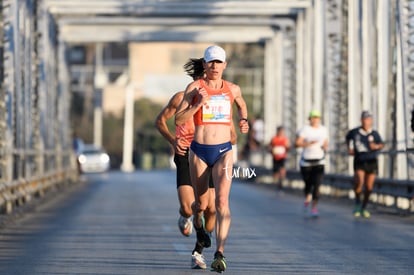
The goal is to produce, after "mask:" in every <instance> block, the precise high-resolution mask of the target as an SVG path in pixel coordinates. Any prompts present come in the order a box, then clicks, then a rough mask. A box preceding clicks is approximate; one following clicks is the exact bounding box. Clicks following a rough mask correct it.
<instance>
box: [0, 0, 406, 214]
mask: <svg viewBox="0 0 414 275" xmlns="http://www.w3.org/2000/svg"><path fill="white" fill-rule="evenodd" d="M1 23H2V25H1V28H0V30H1V37H2V39H1V42H0V43H1V50H2V54H1V63H0V64H1V66H0V68H1V71H0V77H1V90H0V97H1V100H0V114H1V120H0V205H1V206H2V208H3V209H4V210H5V211H6V212H9V211H10V210H11V209H12V207H13V206H14V205H16V203H17V204H18V203H23V202H25V201H28V200H30V198H31V197H32V196H34V195H36V194H42V193H43V192H44V191H45V190H47V189H48V188H50V187H51V186H55V185H59V184H62V183H66V182H71V181H73V180H76V174H77V173H76V167H75V164H74V162H73V153H72V140H71V129H70V123H69V109H70V106H69V105H70V102H71V100H70V98H71V90H70V81H69V80H70V75H69V67H68V58H67V52H68V49H69V47H70V45H71V44H79V43H87V42H88V43H89V42H92V43H94V42H115V41H138V42H140V41H188V42H211V41H214V42H216V43H224V42H232V43H246V42H253V43H254V42H261V43H264V44H265V68H264V83H265V86H264V92H263V93H264V102H263V106H264V120H265V125H266V127H265V128H266V132H265V138H266V139H269V138H270V137H271V135H272V134H273V130H274V125H276V124H282V123H283V124H284V125H285V126H286V128H287V129H288V130H289V134H290V135H291V136H292V135H294V133H295V130H296V129H297V128H298V127H300V126H301V125H303V123H304V122H305V121H306V115H307V113H308V112H309V110H310V109H312V108H317V109H320V110H321V111H322V112H323V117H324V124H325V125H326V126H327V127H328V128H329V133H330V140H331V146H330V157H329V165H328V171H327V172H328V173H330V174H342V175H343V174H348V172H349V160H348V157H347V156H345V155H344V154H343V152H344V151H345V148H344V142H343V141H344V135H345V133H346V131H347V130H348V129H349V128H351V127H354V126H356V125H358V123H359V114H360V112H361V110H364V109H369V110H371V111H372V112H373V114H374V116H375V123H376V125H375V127H376V129H378V130H379V132H380V133H381V135H382V136H383V137H384V138H385V139H386V140H387V142H388V143H387V149H388V151H389V154H386V155H384V157H383V158H382V159H381V174H380V176H381V177H383V178H394V179H399V180H409V181H412V180H413V179H414V173H413V171H414V164H413V162H414V158H413V155H412V154H409V153H408V149H409V148H413V147H414V146H413V140H412V133H411V130H410V126H409V120H410V113H411V110H412V108H413V107H414V1H409V0H383V1H380V0H364V1H362V0H361V1H358V0H325V1H323V0H313V1H312V0H290V1H279V0H273V1H270V0H269V1H264V0H259V1H241V0H239V1H236V0H233V1H215V0H211V1H169V0H165V1H161V0H160V1H157V0H154V1H150V0H88V1H85V0H2V1H1ZM411 192H412V191H411Z"/></svg>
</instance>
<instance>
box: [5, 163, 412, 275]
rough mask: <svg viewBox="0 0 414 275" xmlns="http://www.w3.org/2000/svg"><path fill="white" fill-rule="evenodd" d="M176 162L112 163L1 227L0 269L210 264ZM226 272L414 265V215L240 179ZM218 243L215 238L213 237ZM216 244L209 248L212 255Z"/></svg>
mask: <svg viewBox="0 0 414 275" xmlns="http://www.w3.org/2000/svg"><path fill="white" fill-rule="evenodd" d="M174 175H175V173H174V172H173V171H161V172H135V173H132V174H123V173H118V172H115V173H108V174H106V175H91V176H87V179H88V181H89V182H88V183H87V184H83V185H80V186H79V187H77V188H76V189H73V190H71V192H68V193H67V195H64V196H56V197H55V198H54V199H52V200H48V202H47V203H45V204H41V205H39V206H37V207H36V208H34V209H32V210H30V211H29V213H27V214H26V215H25V216H24V217H23V218H19V219H17V220H16V221H14V222H13V223H10V222H9V223H8V224H7V226H5V227H3V228H1V229H0V274H2V275H9V274H10V275H18V274H31V275H37V274H66V275H67V274H117V275H123V274H125V275H127V274H140V275H141V274H157V275H158V274H213V273H211V272H210V271H209V270H191V269H190V255H191V250H192V248H193V245H194V238H195V236H194V234H193V235H192V236H191V237H189V238H185V237H183V236H182V235H181V234H180V232H179V231H178V227H177V219H178V202H177V195H176V186H175V177H174ZM230 197H231V209H232V228H231V230H230V236H229V239H228V243H227V246H226V252H225V255H226V258H227V262H228V269H227V271H226V272H225V274H412V270H414V259H413V251H414V230H413V225H414V218H413V217H400V216H397V215H393V214H387V213H384V212H381V211H378V210H375V209H374V210H373V211H372V218H371V219H355V218H354V217H353V216H352V204H350V203H349V204H348V203H344V202H343V201H335V200H333V199H328V198H323V197H322V199H321V203H320V213H321V216H320V217H319V218H318V219H310V218H305V217H304V216H303V213H302V208H301V207H302V197H301V196H298V195H297V194H293V193H288V192H282V191H276V189H274V190H273V189H272V188H270V187H269V186H264V185H254V184H251V183H245V182H237V181H236V182H235V183H234V185H233V188H232V193H231V196H230ZM213 247H214V243H213ZM213 254H214V248H209V249H205V256H206V259H207V261H208V263H209V264H210V263H211V261H212V258H213Z"/></svg>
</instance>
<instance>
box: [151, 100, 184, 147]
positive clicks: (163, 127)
mask: <svg viewBox="0 0 414 275" xmlns="http://www.w3.org/2000/svg"><path fill="white" fill-rule="evenodd" d="M180 94H181V93H176V94H175V95H174V96H173V97H171V99H170V101H169V102H168V104H167V105H166V106H165V107H164V108H163V109H162V110H161V112H160V113H159V114H158V116H157V118H156V119H155V127H156V128H157V129H158V131H159V132H160V133H161V135H162V136H163V137H164V138H165V139H166V140H167V141H168V142H169V143H170V144H171V145H172V146H175V135H174V134H173V133H171V132H170V130H169V129H168V126H167V120H169V119H170V118H172V117H173V116H174V114H175V112H176V110H177V106H178V104H180V102H181V100H182V96H181V95H180Z"/></svg>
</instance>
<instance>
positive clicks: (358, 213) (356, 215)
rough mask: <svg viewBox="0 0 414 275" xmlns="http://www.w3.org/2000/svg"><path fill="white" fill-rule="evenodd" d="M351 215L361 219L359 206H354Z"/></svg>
mask: <svg viewBox="0 0 414 275" xmlns="http://www.w3.org/2000/svg"><path fill="white" fill-rule="evenodd" d="M352 213H354V217H355V218H359V217H361V206H359V205H357V206H355V208H354V211H353V212H352Z"/></svg>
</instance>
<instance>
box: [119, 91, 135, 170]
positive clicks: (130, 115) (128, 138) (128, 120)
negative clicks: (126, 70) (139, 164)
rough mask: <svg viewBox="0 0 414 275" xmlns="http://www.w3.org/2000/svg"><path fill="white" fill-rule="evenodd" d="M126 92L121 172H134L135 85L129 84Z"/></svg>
mask: <svg viewBox="0 0 414 275" xmlns="http://www.w3.org/2000/svg"><path fill="white" fill-rule="evenodd" d="M125 92H126V93H125V115H124V144H123V154H122V155H123V157H122V165H121V170H122V171H124V172H132V171H134V169H135V167H134V165H133V163H132V153H133V148H134V147H133V145H134V92H135V87H134V85H133V84H131V83H129V84H128V85H127V86H126V90H125Z"/></svg>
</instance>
